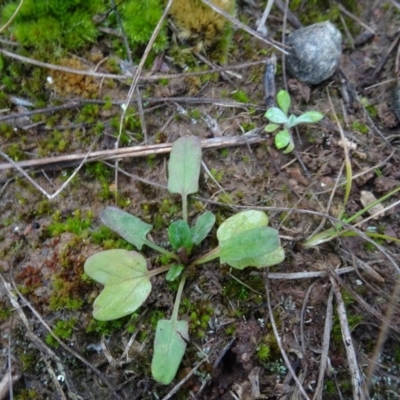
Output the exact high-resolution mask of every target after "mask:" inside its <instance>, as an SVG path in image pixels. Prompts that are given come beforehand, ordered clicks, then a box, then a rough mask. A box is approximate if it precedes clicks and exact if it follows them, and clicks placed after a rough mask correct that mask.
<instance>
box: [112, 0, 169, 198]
mask: <svg viewBox="0 0 400 400" xmlns="http://www.w3.org/2000/svg"><path fill="white" fill-rule="evenodd" d="M172 1H173V0H168V3H167V5H166V7H165V9H164V12H163V14H162V15H161V18H160V19H159V21H158V23H157V25H156V27H155V29H154V31H153V33H152V35H151V38H150V40H149V43H148V44H147V46H146V49H145V51H144V53H143V56H142V58H141V60H140V63H139V65H138V67H137V68H136V71H135V75H134V76H133V80H132V84H131V87H130V88H129V92H128V95H127V97H126V103H125V105H124V106H121V107H122V113H121V118H120V121H119V132H118V137H117V141H116V142H115V148H116V149H118V147H119V141H120V138H121V135H122V127H123V123H124V119H125V116H126V110H127V109H128V104H129V103H130V101H131V99H132V96H133V93H134V92H135V91H136V86H137V84H138V82H139V77H140V74H141V73H142V70H143V67H144V63H145V62H146V60H147V57H148V56H149V54H150V51H151V49H152V48H153V44H154V42H155V40H156V39H157V36H158V33H159V32H160V29H161V27H162V24H163V22H164V20H165V18H166V17H167V15H168V12H169V9H170V8H171V5H172ZM115 165H116V167H118V161H117V162H116V163H115ZM115 188H116V193H117V192H118V171H117V170H115Z"/></svg>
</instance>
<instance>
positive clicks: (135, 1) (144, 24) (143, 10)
mask: <svg viewBox="0 0 400 400" xmlns="http://www.w3.org/2000/svg"><path fill="white" fill-rule="evenodd" d="M120 4H121V7H120V11H121V15H122V23H123V25H124V30H125V33H126V35H127V37H128V40H129V41H130V44H131V45H132V46H133V48H134V49H135V48H136V49H137V48H139V47H143V46H145V45H147V43H148V42H149V40H150V37H151V35H152V34H153V32H154V29H155V27H156V25H157V23H158V21H159V20H160V18H161V15H162V13H163V11H164V2H163V1H161V0H127V1H124V2H122V3H120ZM167 42H168V41H167V34H166V24H164V26H163V28H162V29H161V32H160V33H159V34H158V36H157V39H156V41H155V42H154V45H153V51H154V52H155V53H159V52H160V51H161V50H164V49H165V48H166V46H167Z"/></svg>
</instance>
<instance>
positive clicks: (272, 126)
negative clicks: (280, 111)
mask: <svg viewBox="0 0 400 400" xmlns="http://www.w3.org/2000/svg"><path fill="white" fill-rule="evenodd" d="M279 127H280V125H278V124H268V125H267V126H266V127H265V132H268V133H271V132H275V131H276V130H277V129H278V128H279Z"/></svg>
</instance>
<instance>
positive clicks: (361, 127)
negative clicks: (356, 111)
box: [351, 121, 369, 134]
mask: <svg viewBox="0 0 400 400" xmlns="http://www.w3.org/2000/svg"><path fill="white" fill-rule="evenodd" d="M351 129H353V130H355V131H357V132H359V133H364V134H365V133H368V132H369V128H368V126H367V125H366V124H363V123H361V122H360V121H354V122H353V123H352V124H351Z"/></svg>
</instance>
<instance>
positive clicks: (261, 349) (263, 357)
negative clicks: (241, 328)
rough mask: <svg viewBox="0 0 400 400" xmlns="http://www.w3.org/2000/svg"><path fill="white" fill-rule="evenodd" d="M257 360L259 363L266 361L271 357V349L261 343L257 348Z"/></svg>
mask: <svg viewBox="0 0 400 400" xmlns="http://www.w3.org/2000/svg"><path fill="white" fill-rule="evenodd" d="M256 354H257V358H258V359H259V360H260V361H267V360H268V359H269V357H270V355H271V349H270V347H269V346H267V345H266V344H264V343H261V344H259V345H258V347H257V353H256Z"/></svg>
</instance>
